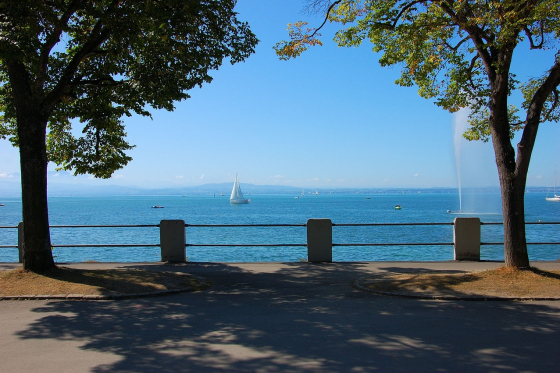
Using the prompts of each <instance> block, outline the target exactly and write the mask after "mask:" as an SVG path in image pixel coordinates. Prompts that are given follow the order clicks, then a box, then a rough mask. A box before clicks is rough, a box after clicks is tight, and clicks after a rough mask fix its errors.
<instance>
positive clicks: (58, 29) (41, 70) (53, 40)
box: [35, 0, 80, 89]
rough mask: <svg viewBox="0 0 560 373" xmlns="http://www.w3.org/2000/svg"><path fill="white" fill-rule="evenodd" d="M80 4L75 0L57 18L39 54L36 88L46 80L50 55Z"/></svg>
mask: <svg viewBox="0 0 560 373" xmlns="http://www.w3.org/2000/svg"><path fill="white" fill-rule="evenodd" d="M79 4H80V1H79V0H73V1H72V2H71V3H70V4H69V5H68V8H67V9H66V11H65V12H64V14H62V16H61V17H60V19H57V22H56V23H55V27H54V30H53V32H52V33H50V34H49V35H48V36H47V38H46V41H45V43H44V44H43V45H42V47H41V50H40V54H39V64H38V68H37V77H36V79H35V88H36V89H40V87H42V86H43V83H44V82H45V78H46V76H47V72H48V63H49V55H50V53H51V50H52V49H53V47H54V46H55V45H56V44H57V43H58V42H59V41H60V35H61V34H62V31H63V29H64V27H65V26H66V25H67V24H68V20H69V19H70V17H71V16H72V14H74V13H75V12H76V10H77V9H78V5H79Z"/></svg>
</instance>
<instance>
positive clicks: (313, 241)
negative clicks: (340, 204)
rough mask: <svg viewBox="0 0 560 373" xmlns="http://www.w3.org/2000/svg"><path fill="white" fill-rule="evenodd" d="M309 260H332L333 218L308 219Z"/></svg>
mask: <svg viewBox="0 0 560 373" xmlns="http://www.w3.org/2000/svg"><path fill="white" fill-rule="evenodd" d="M307 261H308V262H332V222H331V219H309V220H308V221H307Z"/></svg>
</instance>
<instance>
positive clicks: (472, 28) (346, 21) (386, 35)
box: [276, 0, 560, 141]
mask: <svg viewBox="0 0 560 373" xmlns="http://www.w3.org/2000/svg"><path fill="white" fill-rule="evenodd" d="M327 4H332V5H333V6H332V7H331V8H328V7H327ZM313 6H314V7H315V8H317V9H329V10H328V14H327V17H328V20H329V21H331V22H339V23H341V24H342V25H345V28H343V29H341V30H339V31H338V32H337V33H336V36H335V39H334V40H335V42H336V43H337V44H338V45H339V46H344V47H355V46H358V45H360V44H361V43H362V42H363V41H364V40H369V41H370V42H371V43H373V45H374V47H373V50H374V51H375V52H379V53H381V58H380V60H379V62H380V64H381V66H394V65H397V66H400V68H401V76H400V78H399V79H397V81H396V82H395V83H396V84H399V85H402V86H406V87H410V86H413V85H416V86H417V87H418V93H419V94H420V96H422V97H424V98H427V99H433V100H434V101H435V103H436V105H438V106H440V107H442V108H443V109H445V110H448V111H450V112H456V111H458V110H459V109H461V108H469V109H471V113H472V116H471V118H470V120H471V125H472V128H471V129H470V130H469V131H468V132H467V134H466V135H465V137H467V138H469V139H473V140H474V139H480V140H483V141H487V140H488V139H489V136H490V135H491V133H492V131H491V129H490V127H489V126H491V125H492V122H491V121H492V120H493V119H492V118H493V117H491V116H490V115H489V110H490V105H499V106H500V108H501V109H500V111H501V112H503V113H505V112H506V111H507V115H503V118H504V119H505V120H506V121H507V123H506V126H505V127H504V126H503V124H500V126H499V127H500V128H499V130H500V131H504V134H505V136H504V137H510V138H512V136H513V135H512V134H513V133H514V132H515V131H518V130H521V129H523V128H525V126H524V125H523V124H520V123H521V120H520V118H519V117H518V116H517V114H515V112H516V110H514V109H512V108H511V107H509V108H508V104H507V98H508V96H511V95H513V94H515V93H516V92H521V93H522V94H523V98H524V100H523V103H522V105H521V107H523V108H524V109H525V110H528V108H529V107H530V106H531V105H535V104H536V105H537V107H538V108H540V105H542V106H543V107H542V115H541V117H540V120H541V121H557V120H558V119H559V118H560V110H559V106H560V93H559V92H558V90H557V89H556V87H555V88H554V89H552V90H551V89H550V87H551V84H554V83H552V82H549V83H548V85H547V88H546V91H547V92H548V91H551V93H550V94H547V97H546V99H544V100H543V98H541V97H540V96H536V94H537V92H538V90H539V88H540V87H542V86H543V84H544V82H545V80H546V78H547V77H548V76H551V74H552V73H550V72H548V73H547V74H545V76H543V77H529V79H528V80H527V82H525V83H523V82H519V81H518V80H516V79H515V77H514V76H513V75H512V74H510V72H509V70H510V66H511V63H512V60H513V51H514V50H515V49H516V48H519V47H525V45H528V46H529V47H530V48H531V49H552V48H555V49H558V40H559V37H560V3H558V1H554V0H490V1H479V0H461V1H436V0H341V1H337V2H331V1H329V0H314V1H313ZM295 25H298V24H297V23H296V24H295ZM293 30H294V26H292V28H291V31H290V37H291V41H290V42H283V43H281V44H279V45H277V48H276V49H277V54H278V55H279V56H280V58H281V59H289V58H293V57H296V56H298V55H299V54H301V53H302V52H303V51H304V50H305V49H306V48H307V47H309V46H312V45H320V42H319V41H316V40H314V39H312V38H310V35H309V32H310V31H313V32H316V31H314V29H307V32H306V30H301V28H300V29H299V30H298V32H292V31H293ZM311 41H313V43H311ZM522 41H525V42H526V44H524V45H523V46H519V43H521V42H522ZM556 86H557V84H556ZM542 92H543V91H541V93H542ZM529 115H530V114H529V113H528V117H527V119H525V120H523V122H525V121H529ZM531 121H532V122H534V120H533V119H531Z"/></svg>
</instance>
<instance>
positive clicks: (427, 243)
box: [332, 242, 453, 246]
mask: <svg viewBox="0 0 560 373" xmlns="http://www.w3.org/2000/svg"><path fill="white" fill-rule="evenodd" d="M332 245H333V246H453V242H415V243H405V242H403V243H333V244H332Z"/></svg>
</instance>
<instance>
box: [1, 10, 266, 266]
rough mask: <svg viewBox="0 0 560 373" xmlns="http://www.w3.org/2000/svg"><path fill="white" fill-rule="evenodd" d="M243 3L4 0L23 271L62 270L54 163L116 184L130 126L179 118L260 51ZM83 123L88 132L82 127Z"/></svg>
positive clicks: (5, 100)
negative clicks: (196, 93) (241, 15)
mask: <svg viewBox="0 0 560 373" xmlns="http://www.w3.org/2000/svg"><path fill="white" fill-rule="evenodd" d="M235 4H236V0H99V1H91V0H89V1H88V0H34V1H30V0H1V1H0V82H1V83H0V112H1V116H0V136H1V137H2V138H4V139H6V138H9V139H10V141H12V142H13V144H14V145H17V146H19V150H20V161H21V183H22V205H23V206H22V208H23V224H24V232H25V234H24V237H25V238H24V259H23V261H24V263H23V267H24V269H29V270H33V271H39V270H43V269H47V268H50V267H52V266H54V262H53V258H52V253H51V242H50V234H49V218H48V208H47V163H48V161H53V162H55V163H57V164H58V165H59V169H64V170H73V171H74V173H75V174H84V173H89V174H92V175H94V176H96V177H101V178H108V177H110V176H111V174H112V173H113V172H114V171H115V170H117V169H119V168H121V167H123V166H125V165H126V164H127V163H128V162H129V161H130V160H131V158H130V157H129V156H127V155H126V151H127V150H129V149H131V148H132V146H131V145H130V144H129V143H128V142H127V141H126V139H125V138H126V133H125V129H124V125H123V122H122V121H121V118H122V117H123V115H126V116H130V115H132V114H134V113H136V114H139V115H144V116H149V115H150V113H149V112H148V108H149V107H151V108H153V109H166V110H173V108H174V107H173V102H174V101H178V100H183V99H187V98H189V95H188V94H187V91H188V90H190V89H192V88H194V87H196V86H201V85H202V84H203V83H209V82H210V81H211V80H212V78H211V77H210V75H209V72H210V71H211V70H215V69H218V67H219V66H220V65H221V64H222V62H223V61H224V59H229V61H230V62H231V63H232V64H234V63H237V62H240V61H243V60H244V59H245V58H247V57H248V56H249V55H250V54H251V53H253V52H254V47H255V45H256V44H257V42H258V41H257V39H256V37H255V35H254V34H253V33H252V32H251V30H250V29H249V26H248V25H247V24H246V23H244V22H240V21H239V20H238V19H237V13H236V12H234V6H235ZM77 123H82V124H83V130H82V134H81V135H80V134H79V131H78V132H76V131H74V130H73V125H75V124H77Z"/></svg>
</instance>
